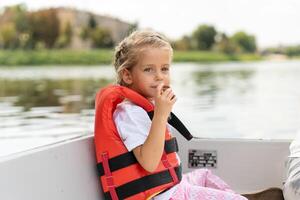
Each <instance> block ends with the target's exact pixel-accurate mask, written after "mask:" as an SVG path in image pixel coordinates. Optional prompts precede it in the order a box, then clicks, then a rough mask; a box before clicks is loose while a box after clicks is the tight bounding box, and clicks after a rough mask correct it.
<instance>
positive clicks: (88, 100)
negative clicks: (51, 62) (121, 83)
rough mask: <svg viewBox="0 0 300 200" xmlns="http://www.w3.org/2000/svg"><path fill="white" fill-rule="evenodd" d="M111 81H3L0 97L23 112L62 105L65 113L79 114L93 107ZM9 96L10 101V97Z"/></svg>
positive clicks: (0, 83)
mask: <svg viewBox="0 0 300 200" xmlns="http://www.w3.org/2000/svg"><path fill="white" fill-rule="evenodd" d="M109 82H112V80H109V79H103V78H102V79H99V80H97V79H67V80H53V79H41V80H27V79H26V80H6V79H0V98H1V97H2V101H4V98H3V97H5V99H6V100H5V101H10V102H12V103H13V105H15V106H22V107H23V108H24V111H29V110H30V109H31V108H34V107H43V106H50V107H51V106H62V107H63V110H62V112H64V113H79V112H80V111H81V110H82V109H93V108H94V96H95V92H96V91H97V90H98V89H99V88H101V87H103V86H104V85H107V84H108V83H109ZM7 97H10V98H7ZM12 97H14V98H12Z"/></svg>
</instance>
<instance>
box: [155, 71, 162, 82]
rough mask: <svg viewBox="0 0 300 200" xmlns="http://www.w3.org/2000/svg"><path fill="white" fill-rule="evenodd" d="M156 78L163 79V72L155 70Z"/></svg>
mask: <svg viewBox="0 0 300 200" xmlns="http://www.w3.org/2000/svg"><path fill="white" fill-rule="evenodd" d="M156 79H157V80H162V79H163V74H162V73H161V72H156Z"/></svg>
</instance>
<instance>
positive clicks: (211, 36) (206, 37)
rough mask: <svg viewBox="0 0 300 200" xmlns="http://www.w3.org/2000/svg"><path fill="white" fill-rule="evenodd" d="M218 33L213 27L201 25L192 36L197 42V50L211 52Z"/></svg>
mask: <svg viewBox="0 0 300 200" xmlns="http://www.w3.org/2000/svg"><path fill="white" fill-rule="evenodd" d="M216 34H217V31H216V30H215V28H214V27H213V26H209V25H201V26H199V27H198V28H197V29H196V30H195V31H194V32H193V34H192V39H194V40H195V41H196V44H197V49H199V50H210V49H211V47H212V46H213V44H214V43H215V36H216Z"/></svg>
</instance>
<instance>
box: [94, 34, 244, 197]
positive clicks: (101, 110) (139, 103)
mask: <svg viewBox="0 0 300 200" xmlns="http://www.w3.org/2000/svg"><path fill="white" fill-rule="evenodd" d="M172 55H173V50H172V47H171V46H170V44H169V43H168V42H167V40H166V39H165V38H164V37H163V36H162V35H160V34H158V33H156V32H152V31H136V32H133V33H132V34H131V35H129V36H128V37H127V38H125V39H124V40H123V41H121V42H120V44H119V45H118V46H117V47H116V50H115V58H114V66H115V69H116V71H117V74H118V76H117V83H118V85H117V86H109V87H107V88H105V89H103V90H101V92H100V93H98V95H97V99H96V120H95V144H96V153H97V160H98V163H99V164H98V170H99V171H100V172H99V174H100V176H101V178H100V179H101V182H102V187H103V191H104V193H105V198H107V199H154V200H168V199H171V200H184V199H189V200H192V199H202V200H206V199H207V200H208V199H228V200H230V199H236V200H239V199H241V200H242V199H243V200H244V199H246V198H244V197H242V196H240V195H238V194H236V193H234V192H233V191H232V190H230V189H229V187H228V185H227V184H226V183H224V182H223V181H222V180H221V179H220V178H218V177H216V176H214V175H213V174H212V173H211V172H210V171H209V170H206V169H201V170H195V171H193V172H191V173H189V174H185V175H183V177H181V170H180V169H181V166H180V160H179V158H178V155H177V153H176V151H177V150H178V149H177V146H176V139H175V138H174V137H173V136H172V134H171V133H170V131H173V130H174V129H173V127H171V126H170V125H169V124H168V120H169V118H170V117H169V116H170V113H171V110H172V107H173V105H174V104H175V102H176V100H177V97H176V95H175V94H174V92H173V90H172V88H171V87H170V67H171V66H170V65H171V60H172ZM171 117H172V118H173V115H171ZM176 124H178V123H176ZM176 124H175V128H178V127H176V126H177V125H176ZM178 129H180V127H179V128H178ZM122 163H123V164H122ZM124 163H125V164H124Z"/></svg>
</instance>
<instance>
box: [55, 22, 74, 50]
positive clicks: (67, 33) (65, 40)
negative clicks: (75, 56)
mask: <svg viewBox="0 0 300 200" xmlns="http://www.w3.org/2000/svg"><path fill="white" fill-rule="evenodd" d="M72 36H73V30H72V26H71V24H70V22H67V23H66V25H65V28H64V30H63V31H62V33H60V34H59V37H58V38H57V40H56V42H55V47H57V48H64V47H67V46H68V45H70V43H71V39H72Z"/></svg>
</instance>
